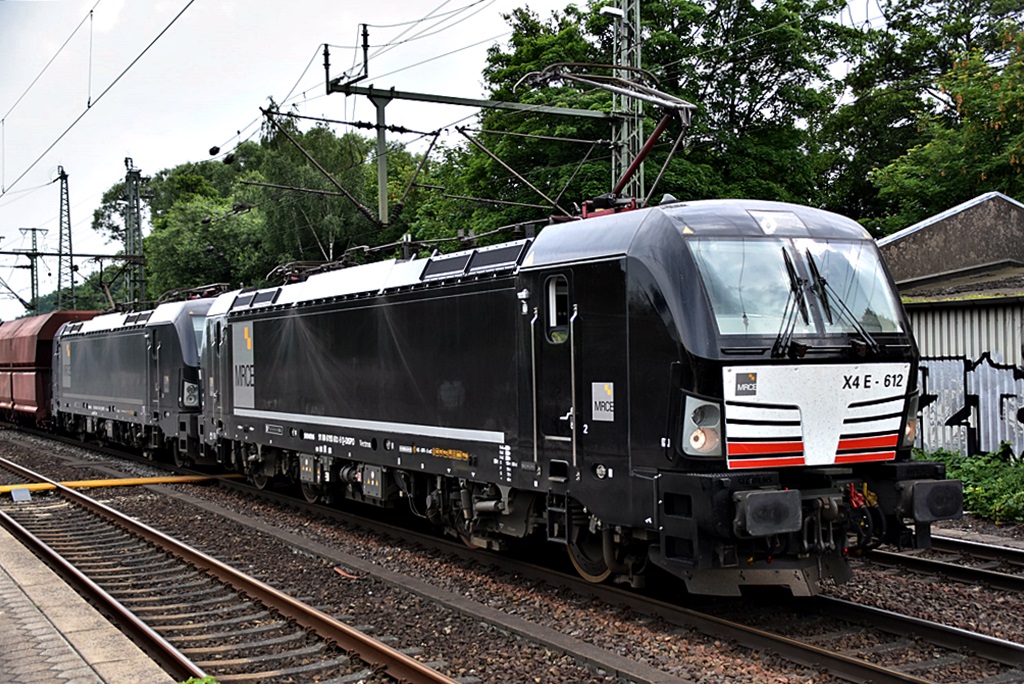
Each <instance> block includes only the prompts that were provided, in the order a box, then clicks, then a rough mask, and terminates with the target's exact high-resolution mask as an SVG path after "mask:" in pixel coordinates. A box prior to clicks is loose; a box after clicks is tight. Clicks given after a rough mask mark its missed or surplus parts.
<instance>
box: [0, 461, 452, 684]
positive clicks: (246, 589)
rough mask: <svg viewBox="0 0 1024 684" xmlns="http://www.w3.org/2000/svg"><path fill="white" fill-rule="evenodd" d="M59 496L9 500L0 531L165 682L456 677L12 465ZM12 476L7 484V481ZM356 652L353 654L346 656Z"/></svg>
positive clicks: (0, 513) (0, 509)
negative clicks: (96, 611) (86, 602)
mask: <svg viewBox="0 0 1024 684" xmlns="http://www.w3.org/2000/svg"><path fill="white" fill-rule="evenodd" d="M0 467H2V468H3V469H4V470H5V471H7V472H9V473H12V476H11V477H13V478H17V479H20V480H22V481H25V482H47V483H49V484H53V485H55V490H56V493H57V496H56V497H45V498H38V499H32V500H30V501H21V502H19V503H6V501H5V503H4V504H3V505H2V506H0V523H2V524H3V525H4V527H5V528H7V529H8V530H9V531H10V532H11V533H12V534H14V535H15V536H16V537H17V538H19V539H20V540H21V541H22V542H23V543H25V544H26V545H29V546H30V547H31V548H33V550H34V551H35V552H36V553H38V554H40V555H42V556H43V557H44V558H46V559H47V560H48V561H49V562H50V563H51V564H52V565H54V566H55V568H56V569H58V571H59V572H61V574H64V575H65V577H66V578H69V581H71V582H72V583H73V584H75V586H76V588H78V589H79V591H82V592H83V593H85V594H86V595H88V596H89V597H91V598H93V600H95V601H97V602H99V603H100V604H101V606H102V607H103V609H104V610H105V611H106V612H108V614H113V615H115V616H116V617H117V622H118V623H119V624H120V625H121V626H122V627H123V628H124V629H126V631H128V633H129V634H130V635H131V636H132V637H133V638H135V639H136V640H137V641H139V642H140V643H143V644H144V645H145V648H146V649H147V650H148V651H150V652H151V653H152V654H153V655H154V657H155V658H156V659H157V660H158V661H159V662H161V664H163V665H164V667H165V668H166V669H167V670H168V672H170V673H171V674H172V675H174V676H176V677H179V678H181V679H185V678H188V677H203V676H206V675H207V674H210V675H213V676H215V677H216V678H217V679H218V681H221V682H250V681H251V682H273V681H296V680H303V679H310V680H312V679H317V680H321V681H324V680H328V679H339V678H342V677H348V676H357V678H358V677H371V676H375V675H376V674H378V673H383V674H385V675H386V676H387V677H390V678H391V679H393V680H396V681H405V682H418V683H439V682H445V683H446V684H452V682H454V680H452V679H450V678H448V677H446V676H444V675H443V674H441V673H440V672H437V671H436V670H434V669H432V668H430V667H429V666H427V665H425V664H423V663H421V662H419V661H417V660H416V659H414V658H412V657H410V656H408V655H405V654H403V653H401V652H399V651H397V650H395V649H393V648H391V647H390V646H388V645H387V644H384V643H383V642H381V641H378V640H375V639H371V638H370V637H368V636H366V635H364V634H362V633H360V632H359V631H357V630H355V629H353V628H351V627H349V626H347V625H345V624H343V623H340V622H338V621H337V620H334V619H332V618H330V617H329V616H327V615H325V614H323V613H321V612H320V611H318V610H316V609H315V608H312V607H311V606H308V605H305V604H304V603H302V602H300V601H298V600H296V599H294V598H292V597H289V596H287V595H285V594H283V593H282V592H280V591H278V590H276V589H274V588H273V587H270V586H268V585H266V584H264V583H262V582H260V581H258V580H256V579H254V578H252V577H249V576H247V575H245V574H243V573H241V572H239V571H237V570H235V569H233V568H231V567H229V566H227V565H225V564H224V563H222V562H220V561H218V560H216V559H214V558H212V557H210V556H208V555H206V554H203V553H202V552H199V551H197V550H195V549H192V548H190V547H188V546H186V545H184V544H181V543H180V542H177V541H176V540H174V539H171V538H170V537H167V536H166V535H164V534H162V533H160V532H158V531H156V530H154V529H153V528H150V527H148V526H146V525H143V524H141V523H139V522H138V521H136V520H134V519H132V518H129V517H127V516H124V515H122V514H120V513H118V512H117V511H115V510H113V509H112V508H110V507H108V506H105V505H103V504H102V503H99V502H97V501H95V500H93V499H91V498H89V497H86V496H84V495H82V494H80V493H78V492H75V491H73V490H71V489H68V488H66V487H62V486H60V485H57V484H56V483H53V482H51V481H49V480H47V479H46V478H44V477H42V476H40V475H37V474H35V473H32V472H31V471H28V470H26V469H24V468H22V467H21V466H18V465H17V464H15V463H13V462H11V461H7V460H6V459H0ZM5 479H9V478H5ZM350 654H353V655H350Z"/></svg>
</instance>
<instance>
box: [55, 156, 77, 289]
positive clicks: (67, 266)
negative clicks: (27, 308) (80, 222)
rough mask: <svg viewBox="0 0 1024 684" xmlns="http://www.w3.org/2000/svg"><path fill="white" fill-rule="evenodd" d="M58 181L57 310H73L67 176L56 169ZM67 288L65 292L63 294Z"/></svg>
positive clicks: (72, 265)
mask: <svg viewBox="0 0 1024 684" xmlns="http://www.w3.org/2000/svg"><path fill="white" fill-rule="evenodd" d="M57 174H58V178H59V180H60V242H59V244H58V248H57V255H58V256H57V308H58V309H74V308H75V266H74V254H75V253H74V250H73V249H72V247H71V202H70V200H69V197H68V174H67V173H65V172H64V167H63V166H58V167H57ZM65 288H67V290H68V291H67V292H65V291H64V290H65Z"/></svg>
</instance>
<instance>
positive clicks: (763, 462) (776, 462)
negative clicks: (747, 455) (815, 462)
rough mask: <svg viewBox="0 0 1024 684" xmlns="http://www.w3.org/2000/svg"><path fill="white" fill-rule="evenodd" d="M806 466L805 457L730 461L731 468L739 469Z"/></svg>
mask: <svg viewBox="0 0 1024 684" xmlns="http://www.w3.org/2000/svg"><path fill="white" fill-rule="evenodd" d="M798 465H804V457H803V456H787V457H783V458H751V459H744V460H742V461H729V467H730V468H732V469H734V470H735V469H739V468H778V467H781V466H798Z"/></svg>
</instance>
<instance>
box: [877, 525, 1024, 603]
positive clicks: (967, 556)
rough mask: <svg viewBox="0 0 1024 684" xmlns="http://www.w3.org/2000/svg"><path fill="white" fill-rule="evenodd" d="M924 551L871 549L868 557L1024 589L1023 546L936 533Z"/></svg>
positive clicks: (887, 563)
mask: <svg viewBox="0 0 1024 684" xmlns="http://www.w3.org/2000/svg"><path fill="white" fill-rule="evenodd" d="M932 541H933V545H932V548H931V549H930V550H928V551H924V552H914V553H907V552H901V553H897V552H892V551H872V552H871V553H870V554H869V555H868V556H867V559H868V560H869V561H871V562H872V563H877V564H879V565H884V566H887V567H897V568H905V569H907V570H912V571H914V572H919V573H924V574H928V575H938V576H943V577H947V578H949V579H953V580H957V581H961V582H967V583H970V584H981V585H987V586H989V587H992V588H994V589H1002V590H1004V591H1012V592H1024V549H1018V548H1013V547H1009V546H997V545H993V544H985V543H981V542H975V541H970V540H966V539H958V538H955V537H942V536H936V537H935V538H934V539H933V540H932Z"/></svg>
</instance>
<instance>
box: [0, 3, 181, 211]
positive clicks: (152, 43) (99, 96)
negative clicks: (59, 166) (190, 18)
mask: <svg viewBox="0 0 1024 684" xmlns="http://www.w3.org/2000/svg"><path fill="white" fill-rule="evenodd" d="M194 2H195V0H188V3H186V4H185V6H184V7H182V8H181V11H179V12H178V13H177V14H176V15H175V16H174V18H173V19H171V21H170V23H169V24H167V26H165V27H164V29H163V30H162V31H160V33H158V34H157V36H156V38H154V39H153V40H152V41H151V42H150V43H149V45H147V46H146V47H145V48H144V49H143V50H142V52H140V53H139V54H138V56H137V57H136V58H135V59H133V60H132V61H131V64H129V65H128V66H126V67H125V68H124V71H122V72H121V73H120V74H118V75H117V78H115V79H114V80H113V81H111V83H110V85H108V86H107V87H106V88H104V89H103V92H102V93H100V94H99V95H97V96H96V100H95V102H93V103H92V104H97V103H98V102H99V101H100V100H102V99H103V96H104V95H106V94H107V93H108V92H110V90H111V89H112V88H113V87H114V86H115V85H117V83H118V81H120V80H121V79H122V78H124V75H125V74H127V73H128V71H130V70H131V68H132V67H133V66H135V65H136V63H138V61H139V60H140V59H142V57H143V55H145V54H146V53H147V52H149V50H150V48H152V47H153V46H154V45H155V44H156V42H157V41H158V40H160V38H162V37H163V35H164V34H165V33H167V31H169V30H170V28H171V27H172V26H174V24H175V23H176V22H177V21H178V19H180V18H181V15H183V14H184V13H185V11H186V10H187V9H188V8H189V7H191V6H192V3H194ZM91 109H92V108H91V107H86V108H85V110H84V111H83V112H82V113H81V114H79V115H78V117H77V118H76V119H75V120H74V121H72V122H71V125H70V126H68V127H67V128H66V129H65V130H64V132H63V133H61V134H60V135H59V136H57V139H56V140H54V141H53V142H52V143H50V146H49V147H47V148H46V149H45V150H43V153H42V154H40V155H39V156H38V157H37V158H36V160H35V161H34V162H32V163H31V164H30V165H29V167H28V168H27V169H25V170H24V171H22V173H21V175H20V176H18V177H17V178H15V179H14V182H12V183H11V185H10V186H9V187H7V188H5V189H4V191H3V192H2V193H0V197H3V195H4V194H6V193H7V191H8V190H10V189H11V188H13V187H14V186H15V185H17V184H18V182H19V181H20V180H21V179H22V178H24V177H25V176H26V175H28V172H29V171H31V170H32V169H34V168H35V166H36V164H38V163H39V162H40V161H42V159H43V157H45V156H46V155H47V154H49V153H50V151H51V150H52V149H53V148H54V147H56V146H57V143H59V142H60V141H61V140H63V139H64V136H66V135H67V134H68V133H70V132H71V129H72V128H74V127H75V126H76V125H77V124H78V122H79V121H81V120H82V118H83V117H84V116H85V115H86V114H88V113H89V111H91Z"/></svg>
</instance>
